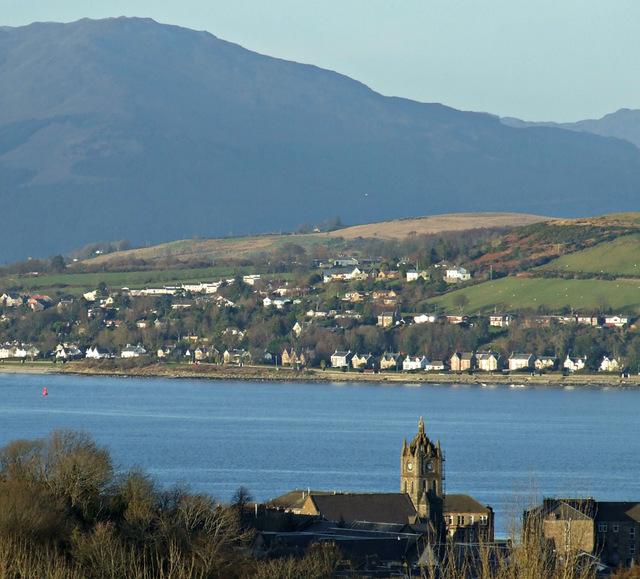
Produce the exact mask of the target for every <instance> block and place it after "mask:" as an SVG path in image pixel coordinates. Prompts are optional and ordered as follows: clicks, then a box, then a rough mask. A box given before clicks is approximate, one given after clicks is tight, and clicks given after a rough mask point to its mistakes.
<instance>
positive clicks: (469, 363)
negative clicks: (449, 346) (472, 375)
mask: <svg viewBox="0 0 640 579" xmlns="http://www.w3.org/2000/svg"><path fill="white" fill-rule="evenodd" d="M449 367H450V368H451V371H452V372H464V371H465V370H475V369H476V355H475V354H474V353H473V352H454V354H453V355H452V356H451V359H450V361H449Z"/></svg>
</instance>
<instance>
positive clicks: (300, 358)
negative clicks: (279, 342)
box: [281, 348, 307, 368]
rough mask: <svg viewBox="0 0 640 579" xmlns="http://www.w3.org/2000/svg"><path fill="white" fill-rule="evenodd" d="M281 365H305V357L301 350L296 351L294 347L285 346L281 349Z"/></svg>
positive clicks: (294, 366)
mask: <svg viewBox="0 0 640 579" xmlns="http://www.w3.org/2000/svg"><path fill="white" fill-rule="evenodd" d="M281 360H282V365H283V366H291V367H293V368H299V367H301V366H306V365H307V358H306V356H305V355H304V352H303V351H302V350H299V351H296V350H295V349H294V348H285V349H284V350H283V351H282V357H281Z"/></svg>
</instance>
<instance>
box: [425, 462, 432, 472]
mask: <svg viewBox="0 0 640 579" xmlns="http://www.w3.org/2000/svg"><path fill="white" fill-rule="evenodd" d="M426 467H427V470H428V471H429V472H431V471H432V470H433V462H431V461H430V460H428V461H427V464H426Z"/></svg>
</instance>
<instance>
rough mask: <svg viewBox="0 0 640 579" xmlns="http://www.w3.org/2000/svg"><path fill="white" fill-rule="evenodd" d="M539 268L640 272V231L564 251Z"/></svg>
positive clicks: (543, 269) (579, 271)
mask: <svg viewBox="0 0 640 579" xmlns="http://www.w3.org/2000/svg"><path fill="white" fill-rule="evenodd" d="M535 271H547V272H557V273H558V274H564V273H594V274H609V275H615V276H640V234H635V235H625V236H624V237H619V238H618V239H615V240H614V241H606V242H604V243H600V244H598V245H596V246H595V247H590V248H588V249H584V250H582V251H578V252H575V253H572V254H569V255H563V256H562V257H560V258H558V259H554V260H553V261H550V262H549V263H548V264H546V265H544V266H541V267H539V268H536V270H535Z"/></svg>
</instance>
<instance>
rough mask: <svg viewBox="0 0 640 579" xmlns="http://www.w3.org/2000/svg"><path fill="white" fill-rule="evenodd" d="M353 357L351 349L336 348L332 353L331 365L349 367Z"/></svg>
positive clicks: (333, 366)
mask: <svg viewBox="0 0 640 579" xmlns="http://www.w3.org/2000/svg"><path fill="white" fill-rule="evenodd" d="M351 358H353V354H352V353H351V350H348V351H346V352H345V351H342V350H336V351H335V352H334V353H333V354H331V367H332V368H348V367H349V364H350V363H351Z"/></svg>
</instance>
